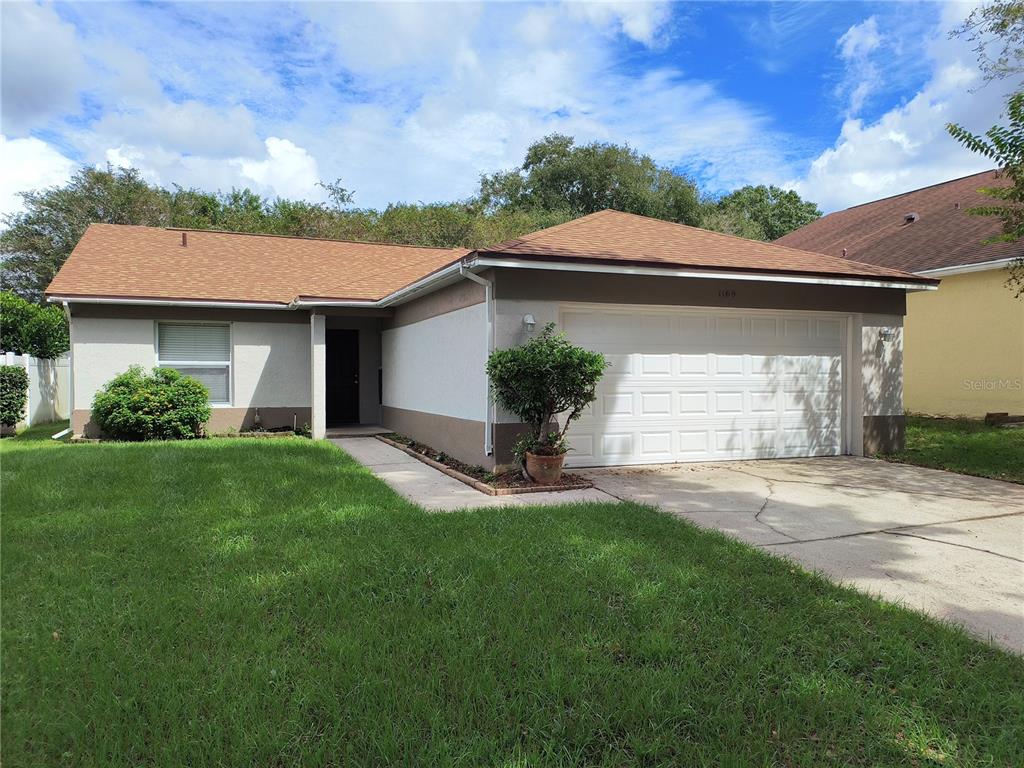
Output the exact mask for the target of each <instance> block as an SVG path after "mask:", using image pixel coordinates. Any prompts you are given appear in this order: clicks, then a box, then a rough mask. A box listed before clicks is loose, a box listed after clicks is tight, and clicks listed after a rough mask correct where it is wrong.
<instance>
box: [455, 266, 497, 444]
mask: <svg viewBox="0 0 1024 768" xmlns="http://www.w3.org/2000/svg"><path fill="white" fill-rule="evenodd" d="M459 274H460V275H462V277H464V278H466V279H467V280H472V281H473V282H474V283H477V284H478V285H482V286H483V287H484V312H485V314H486V315H487V327H486V332H487V338H486V346H485V348H486V349H487V356H488V357H490V355H491V352H493V351H494V319H493V314H494V284H493V283H491V281H490V280H484V279H483V278H482V277H480V275H478V274H476V273H474V272H470V271H469V270H468V269H466V267H465V266H460V267H459ZM493 431H494V415H493V413H492V405H491V384H490V381H488V382H487V403H486V405H485V406H484V455H485V456H493V455H494V439H493V434H492V433H493Z"/></svg>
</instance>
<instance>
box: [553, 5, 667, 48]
mask: <svg viewBox="0 0 1024 768" xmlns="http://www.w3.org/2000/svg"><path fill="white" fill-rule="evenodd" d="M568 8H569V12H570V13H571V14H572V15H573V16H576V17H577V18H583V19H586V20H587V21H589V22H590V23H591V24H593V25H595V26H597V27H599V28H601V29H603V30H605V31H606V32H610V33H621V34H623V35H625V36H626V37H628V38H630V39H631V40H635V41H636V42H638V43H643V44H644V45H646V46H653V45H656V44H658V43H659V42H660V41H661V40H660V36H661V33H662V32H663V31H664V28H665V23H666V22H667V21H668V18H669V16H670V15H671V13H672V9H671V7H670V6H669V4H668V3H664V2H636V1H635V0H618V2H616V1H615V0H606V2H596V3H595V2H590V3H569V5H568Z"/></svg>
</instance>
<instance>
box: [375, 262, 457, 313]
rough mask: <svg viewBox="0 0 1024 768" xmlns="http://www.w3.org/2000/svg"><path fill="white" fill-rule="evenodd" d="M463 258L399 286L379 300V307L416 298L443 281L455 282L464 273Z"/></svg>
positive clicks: (438, 285) (437, 286)
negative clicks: (403, 285) (401, 286)
mask: <svg viewBox="0 0 1024 768" xmlns="http://www.w3.org/2000/svg"><path fill="white" fill-rule="evenodd" d="M462 269H463V260H462V259H459V260H458V261H455V262H452V263H451V264H449V265H448V266H446V267H442V268H441V269H439V270H437V271H436V272H432V273H431V274H429V275H427V276H426V277H423V278H420V279H419V280H417V281H416V282H414V283H409V284H408V285H407V286H405V287H404V288H399V289H398V290H397V291H395V292H393V293H389V294H388V295H387V296H385V297H384V298H383V299H381V300H380V301H378V302H377V306H379V307H390V306H392V305H394V304H401V303H402V302H406V301H409V300H411V299H414V298H415V297H416V296H418V295H420V294H421V293H426V292H428V291H431V290H433V289H434V288H439V287H440V286H441V284H443V283H454V282H456V281H457V280H458V279H459V277H460V276H461V274H462Z"/></svg>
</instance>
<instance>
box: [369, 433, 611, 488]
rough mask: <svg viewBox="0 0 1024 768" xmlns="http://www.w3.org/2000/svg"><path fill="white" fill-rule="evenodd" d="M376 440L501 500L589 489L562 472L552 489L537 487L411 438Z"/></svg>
mask: <svg viewBox="0 0 1024 768" xmlns="http://www.w3.org/2000/svg"><path fill="white" fill-rule="evenodd" d="M377 439H378V440H381V441H382V442H385V443H387V444H388V445H392V446H394V447H395V448H398V449H399V450H402V451H405V452H406V453H408V454H409V455H410V456H413V457H415V458H417V459H420V460H421V461H423V462H424V463H426V464H429V465H430V466H432V467H435V468H437V469H440V470H441V471H442V472H444V473H445V474H447V475H450V476H451V477H454V478H455V479H457V480H461V481H462V482H464V483H466V485H469V486H472V487H473V488H476V489H477V490H478V491H481V492H483V493H488V494H490V495H492V496H504V495H507V494H513V493H538V492H541V491H572V490H578V489H581V488H592V487H593V483H591V482H590V481H589V480H588V479H587V478H585V477H582V476H580V475H574V474H572V473H571V472H563V473H562V476H561V477H560V478H559V480H558V482H557V483H555V484H552V485H538V484H537V483H534V482H533V481H531V480H528V479H526V477H524V476H523V473H522V472H521V471H509V472H501V473H497V474H496V473H494V472H488V471H487V470H486V469H484V468H483V467H481V466H479V465H472V464H466V463H465V462H462V461H459V460H458V459H456V458H453V457H452V456H449V455H448V454H447V453H445V452H444V451H439V450H437V449H436V448H431V447H430V446H429V445H424V444H423V443H420V442H417V441H416V440H413V439H412V438H409V437H406V436H405V435H400V434H398V433H395V432H391V433H389V434H386V435H377Z"/></svg>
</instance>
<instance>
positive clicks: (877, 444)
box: [864, 414, 907, 456]
mask: <svg viewBox="0 0 1024 768" xmlns="http://www.w3.org/2000/svg"><path fill="white" fill-rule="evenodd" d="M906 436H907V418H906V416H903V415H902V414H901V415H899V416H865V417H864V455H865V456H874V455H875V454H877V453H893V452H895V451H902V450H903V448H904V446H905V445H906Z"/></svg>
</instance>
